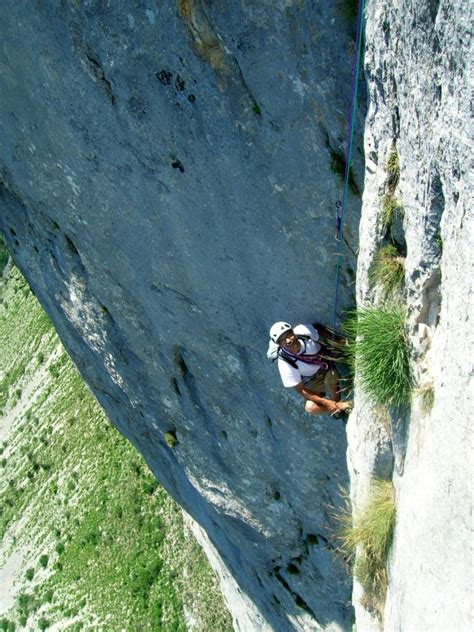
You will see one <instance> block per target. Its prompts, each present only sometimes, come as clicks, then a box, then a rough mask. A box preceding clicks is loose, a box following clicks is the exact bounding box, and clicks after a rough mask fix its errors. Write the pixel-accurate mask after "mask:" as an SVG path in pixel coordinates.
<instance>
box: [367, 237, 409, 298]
mask: <svg viewBox="0 0 474 632" xmlns="http://www.w3.org/2000/svg"><path fill="white" fill-rule="evenodd" d="M404 278H405V259H404V257H401V256H400V254H399V252H398V250H397V248H396V247H395V246H394V245H393V244H388V245H387V246H383V247H382V248H379V249H378V251H377V252H376V254H375V257H374V263H373V265H372V268H371V270H370V279H371V281H372V283H376V284H377V285H380V286H381V287H382V293H383V296H384V298H387V297H389V296H393V295H394V294H398V293H399V292H400V291H401V289H402V286H403V282H404Z"/></svg>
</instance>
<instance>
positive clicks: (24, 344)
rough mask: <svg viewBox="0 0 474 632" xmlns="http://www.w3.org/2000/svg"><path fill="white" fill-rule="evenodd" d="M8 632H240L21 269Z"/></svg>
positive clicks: (14, 277) (175, 515)
mask: <svg viewBox="0 0 474 632" xmlns="http://www.w3.org/2000/svg"><path fill="white" fill-rule="evenodd" d="M1 295H2V305H1V306H0V339H1V343H0V345H1V346H0V380H1V387H0V413H1V417H2V421H1V426H0V437H1V440H2V444H1V452H2V454H1V456H0V463H1V468H2V483H1V484H0V498H1V507H2V510H1V515H0V536H1V538H2V541H3V544H2V547H1V549H0V566H2V569H1V570H0V576H1V579H2V584H3V586H4V591H3V597H2V598H1V599H0V616H3V619H2V620H1V626H0V629H10V630H12V629H15V628H14V625H16V629H19V628H21V627H28V628H30V629H38V628H39V629H45V628H46V627H51V628H52V629H54V628H56V629H61V630H65V629H68V630H76V629H80V628H81V627H83V626H84V627H85V628H87V629H91V628H95V629H107V630H138V629H141V630H167V631H168V630H173V631H175V630H176V631H179V630H186V629H189V628H193V629H196V630H206V631H211V630H212V631H219V630H222V631H224V630H231V629H232V625H231V619H230V616H229V614H228V613H227V611H226V609H225V607H224V604H223V601H222V597H221V595H220V593H219V589H218V585H217V580H216V578H215V576H214V574H213V572H212V570H211V569H210V567H209V565H208V563H207V560H206V559H205V556H204V554H203V553H202V551H201V549H200V548H199V546H198V545H197V544H196V542H195V541H194V539H193V538H192V536H191V535H190V534H189V532H187V531H186V529H185V528H184V526H183V519H182V513H181V510H180V508H179V507H178V506H177V505H176V504H175V503H174V502H173V501H172V500H171V498H170V497H169V496H168V495H167V494H166V493H165V491H164V490H163V489H162V488H161V487H160V486H159V485H158V483H157V482H156V480H155V479H154V477H153V476H152V474H151V473H150V472H149V470H148V469H147V466H146V464H145V463H144V461H143V459H142V458H141V456H140V455H139V454H138V453H137V452H136V451H135V450H134V449H133V448H132V446H130V444H129V443H128V442H127V441H126V440H125V439H124V438H123V437H122V436H121V435H120V434H119V433H118V431H117V430H115V428H113V427H112V426H111V424H110V423H109V422H108V421H107V419H106V417H105V415H104V413H103V412H102V411H101V409H100V408H99V406H98V405H97V403H96V401H95V400H94V398H93V397H92V396H91V394H90V392H89V391H88V389H87V387H86V386H85V385H84V383H83V382H82V379H81V378H80V376H79V375H78V373H77V371H76V370H75V368H74V366H73V365H72V363H71V361H70V360H69V358H68V356H67V354H66V352H65V351H64V349H63V348H62V346H61V344H60V342H59V340H58V338H57V336H56V334H55V333H54V330H53V328H52V325H51V323H50V322H49V320H48V318H47V317H46V315H45V313H44V312H43V311H42V309H41V307H40V306H39V304H38V302H37V301H36V299H35V297H34V296H33V294H32V293H31V291H30V290H29V289H28V286H27V285H26V283H25V281H24V280H23V278H22V277H21V275H20V273H19V271H18V270H17V269H16V268H14V267H13V268H12V270H11V271H10V273H9V275H8V277H7V278H6V279H5V280H4V281H3V284H2V288H1Z"/></svg>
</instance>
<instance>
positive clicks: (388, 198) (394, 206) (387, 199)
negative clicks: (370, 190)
mask: <svg viewBox="0 0 474 632" xmlns="http://www.w3.org/2000/svg"><path fill="white" fill-rule="evenodd" d="M403 212H404V211H403V206H402V203H401V202H400V200H398V199H397V198H396V197H395V196H394V195H393V194H392V193H386V194H385V195H384V196H383V197H382V229H383V231H384V232H385V233H387V232H388V231H389V230H390V229H391V227H392V226H393V224H394V222H395V221H396V219H397V218H400V219H401V218H402V217H403Z"/></svg>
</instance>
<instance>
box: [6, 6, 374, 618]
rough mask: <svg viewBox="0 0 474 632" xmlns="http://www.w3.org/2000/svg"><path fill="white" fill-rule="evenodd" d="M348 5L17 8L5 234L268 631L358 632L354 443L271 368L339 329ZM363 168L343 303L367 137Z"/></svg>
mask: <svg viewBox="0 0 474 632" xmlns="http://www.w3.org/2000/svg"><path fill="white" fill-rule="evenodd" d="M341 5H342V3H334V2H332V1H331V2H329V1H328V2H318V3H303V2H299V1H297V0H295V1H294V2H293V1H291V0H285V1H283V0H281V1H280V2H274V1H273V0H272V1H271V2H270V1H267V2H258V3H255V2H250V1H244V0H242V1H241V2H235V3H234V2H233V3H223V2H204V1H198V0H196V1H194V0H181V1H180V2H177V3H173V2H137V3H133V4H132V5H131V4H130V3H127V2H113V3H104V2H81V3H60V5H58V3H52V2H45V3H37V4H35V5H32V4H31V5H30V4H29V3H28V6H27V5H25V4H20V3H16V2H5V3H3V5H2V13H3V17H2V42H3V45H2V50H1V53H0V64H1V69H2V72H1V78H0V82H1V83H0V90H1V93H2V99H1V104H0V108H1V112H0V113H1V118H2V121H3V123H2V128H1V137H0V138H1V153H0V162H1V164H0V169H1V188H0V196H1V206H0V209H1V217H0V228H1V230H2V233H3V234H4V235H5V239H6V242H7V244H8V247H9V249H10V250H11V252H12V254H13V256H14V259H15V262H16V263H17V265H18V266H19V267H20V268H21V270H22V272H23V273H24V274H25V276H26V277H27V279H28V280H29V282H30V284H31V286H32V288H33V290H34V291H35V293H36V295H37V296H38V298H39V299H40V301H41V303H42V304H43V306H44V307H45V309H46V310H47V312H48V313H49V315H50V316H51V318H52V320H53V322H54V324H55V326H56V328H57V330H58V333H59V334H60V336H61V338H62V340H63V342H64V345H65V346H66V348H67V349H68V351H69V353H70V354H71V356H72V358H73V359H74V361H75V363H76V365H77V366H78V368H79V370H80V371H81V373H82V375H83V376H84V378H85V379H86V381H87V383H88V384H89V385H90V387H91V389H92V390H93V392H94V394H95V395H96V397H97V398H98V400H99V401H100V403H101V404H102V406H103V407H104V409H105V410H106V412H107V414H108V415H109V417H110V419H111V420H112V421H113V423H114V424H115V425H116V426H117V427H118V428H119V429H120V430H121V431H122V432H123V433H124V434H125V435H126V436H127V437H128V438H129V439H130V440H131V441H132V442H133V444H134V445H135V446H136V447H137V448H138V449H139V450H140V451H141V452H142V453H143V454H144V456H145V458H146V460H147V462H148V463H149V465H150V467H151V468H152V470H153V471H154V472H155V474H156V476H157V477H158V479H159V480H160V482H161V483H162V484H163V485H164V486H165V487H166V489H167V490H168V491H169V492H170V493H171V494H172V495H173V496H174V498H175V499H177V501H178V502H179V503H181V504H182V506H183V507H184V508H185V509H186V511H187V512H188V513H189V514H190V515H191V516H192V517H193V518H194V520H195V521H197V522H198V523H199V525H200V526H201V527H202V528H203V529H204V530H205V532H206V533H207V537H209V539H210V541H211V542H212V544H213V545H214V547H215V549H216V550H217V551H218V552H219V555H220V557H221V559H222V560H223V561H224V563H225V566H226V573H227V574H228V575H229V576H230V577H232V578H233V579H234V580H236V581H237V583H238V586H239V587H238V589H236V590H233V595H234V597H233V598H232V600H231V603H230V604H229V605H230V607H231V609H232V610H233V614H234V618H235V625H236V627H237V628H239V627H240V628H243V629H245V630H250V629H262V628H265V627H266V626H269V625H270V626H272V627H273V628H274V629H278V630H286V629H308V630H309V629H319V627H322V628H328V629H349V628H350V626H351V618H352V612H351V607H350V606H349V605H348V601H349V597H350V583H349V581H348V578H347V576H346V573H345V571H344V569H343V567H342V565H341V564H340V562H338V560H337V559H336V558H335V557H334V555H333V553H332V551H331V547H330V544H329V538H330V535H331V525H332V523H333V519H332V517H331V512H330V506H331V505H332V504H335V503H337V490H338V486H339V485H340V484H343V485H344V484H345V483H346V477H347V470H346V466H345V449H346V440H345V432H344V428H343V425H342V422H340V421H339V422H335V421H334V420H329V419H325V418H323V419H315V418H310V417H309V416H306V415H305V414H304V413H303V412H302V408H303V407H302V401H298V400H297V398H296V397H295V396H294V395H293V394H292V393H289V392H288V391H284V390H283V388H282V387H281V384H280V383H279V377H278V375H277V371H276V368H275V367H274V366H270V365H269V364H268V362H267V360H266V358H265V352H266V343H267V331H268V327H269V326H270V325H271V323H272V322H273V321H274V320H279V319H282V318H283V319H288V320H290V321H293V322H295V323H296V322H308V321H314V320H318V321H322V322H326V323H330V322H331V319H332V305H333V301H334V293H333V287H334V273H335V258H334V252H335V250H336V244H335V241H334V233H335V226H334V224H335V222H334V217H333V216H334V212H333V211H334V204H335V201H336V200H337V199H339V198H340V197H341V191H342V180H341V176H340V174H339V173H337V171H338V170H339V169H340V166H341V155H342V154H343V150H344V145H345V137H346V133H347V130H346V113H347V109H348V104H349V97H350V79H351V77H350V75H351V63H352V53H353V47H354V24H353V23H351V22H350V21H348V20H347V17H346V16H345V15H344V13H343V12H342V11H341ZM363 116H364V112H363V109H361V110H360V111H359V112H358V115H357V123H358V129H359V130H360V128H361V121H362V118H363ZM353 169H354V174H353V177H352V180H351V182H352V187H351V191H350V193H349V203H348V210H347V215H346V224H345V239H346V244H347V247H346V246H345V247H344V249H343V253H344V258H343V260H342V266H341V274H342V284H341V300H340V304H341V306H344V305H347V304H348V303H349V302H350V300H351V292H352V288H351V283H352V280H353V269H354V266H355V261H354V252H355V249H356V246H357V244H356V234H357V222H358V206H359V202H358V195H357V190H358V188H361V186H362V185H361V182H362V173H363V164H362V151H361V148H360V136H359V137H358V138H356V151H355V159H354V165H353ZM104 458H106V455H104ZM239 594H240V595H241V597H239ZM239 599H240V601H239ZM243 604H245V605H243Z"/></svg>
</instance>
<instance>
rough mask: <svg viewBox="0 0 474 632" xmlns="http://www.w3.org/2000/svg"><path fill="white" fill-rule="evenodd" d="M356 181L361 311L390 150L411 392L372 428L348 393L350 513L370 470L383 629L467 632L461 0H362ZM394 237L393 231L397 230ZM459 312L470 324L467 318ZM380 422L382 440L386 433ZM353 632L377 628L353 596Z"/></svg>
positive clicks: (468, 386)
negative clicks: (385, 562)
mask: <svg viewBox="0 0 474 632" xmlns="http://www.w3.org/2000/svg"><path fill="white" fill-rule="evenodd" d="M367 12H368V14H367V51H366V60H365V63H366V75H367V81H368V87H369V111H368V116H367V125H366V139H365V147H366V160H367V163H366V180H365V189H364V203H363V212H362V220H361V232H360V243H361V250H360V257H359V262H358V302H359V305H367V304H372V303H373V302H374V300H375V301H376V300H377V294H376V292H375V291H374V288H373V287H371V283H370V280H369V274H368V271H369V268H370V266H371V264H372V261H373V256H374V252H375V251H376V249H377V247H378V246H379V245H380V243H381V242H382V238H383V233H384V230H383V228H382V221H381V206H382V197H383V195H384V194H385V193H386V191H387V180H388V177H389V176H388V173H387V167H386V165H387V161H388V158H389V155H390V153H391V148H392V143H394V144H395V147H396V151H397V153H398V157H399V162H400V179H399V183H398V186H397V190H396V191H395V195H396V196H397V198H398V199H399V200H400V201H401V204H402V205H403V209H404V219H403V229H402V234H401V236H400V235H399V237H398V239H399V241H402V242H403V241H404V242H405V244H406V254H407V257H406V261H405V286H406V291H405V297H404V298H405V301H406V306H407V315H408V330H409V338H410V345H411V354H412V364H413V370H414V373H415V377H416V380H417V386H418V387H421V390H424V391H425V392H427V390H428V391H429V390H431V389H432V391H431V392H432V393H434V403H433V406H432V407H431V410H430V409H429V407H428V406H424V407H423V405H422V397H421V395H420V391H418V392H416V391H415V394H414V397H413V399H412V405H411V411H410V412H409V413H407V415H406V417H405V418H404V419H400V418H397V417H396V416H392V420H391V422H392V423H391V424H388V425H387V423H385V424H384V423H383V421H382V420H381V415H380V410H376V409H375V408H372V407H371V406H370V405H368V404H367V397H366V396H365V395H364V394H363V393H361V391H360V389H359V392H358V394H357V396H356V401H357V406H356V411H355V414H354V415H353V416H352V418H351V421H350V422H349V425H348V441H349V451H348V456H349V464H350V472H351V482H352V490H353V499H354V504H355V508H356V510H357V509H360V508H361V507H362V506H363V505H364V503H365V500H366V497H367V490H368V483H369V479H370V477H371V476H374V475H375V476H382V477H385V478H387V477H391V475H392V469H393V480H394V485H395V491H396V497H397V523H396V529H395V539H394V544H393V547H392V553H391V557H390V561H389V589H388V594H387V600H386V604H385V612H384V625H383V627H384V629H386V630H424V631H425V630H426V631H429V630H433V631H434V630H436V631H438V630H468V629H471V626H472V621H473V614H472V585H473V581H474V579H473V575H472V572H473V569H472V564H471V561H472V548H471V547H472V542H473V539H472V483H473V476H472V475H473V470H472V464H471V459H472V439H473V433H472V365H471V362H472V348H473V338H472V325H471V326H470V317H471V316H472V313H473V312H472V307H473V289H472V279H473V278H474V275H473V271H474V265H473V246H474V241H473V212H472V197H470V196H471V193H470V191H472V179H471V178H470V176H469V166H470V157H471V153H472V145H471V136H470V134H471V130H472V122H471V120H470V116H469V68H468V64H469V62H470V61H471V60H472V45H471V38H470V28H471V26H472V17H473V16H472V5H470V4H469V3H458V2H449V1H441V2H425V1H410V2H408V1H406V2H401V3H396V4H393V3H392V4H391V3H379V2H369V3H368V4H367ZM399 229H400V227H399ZM470 315H471V316H470ZM390 425H391V429H392V430H391V432H390V430H389V429H390ZM354 597H355V599H354V606H355V608H356V618H357V629H358V630H359V629H361V630H371V629H379V628H380V627H381V624H380V622H379V621H377V620H376V619H375V618H373V617H371V616H370V614H369V613H368V612H367V611H366V610H365V609H364V608H363V607H362V605H361V603H360V597H361V593H360V586H358V585H357V586H356V588H355V592H354Z"/></svg>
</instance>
